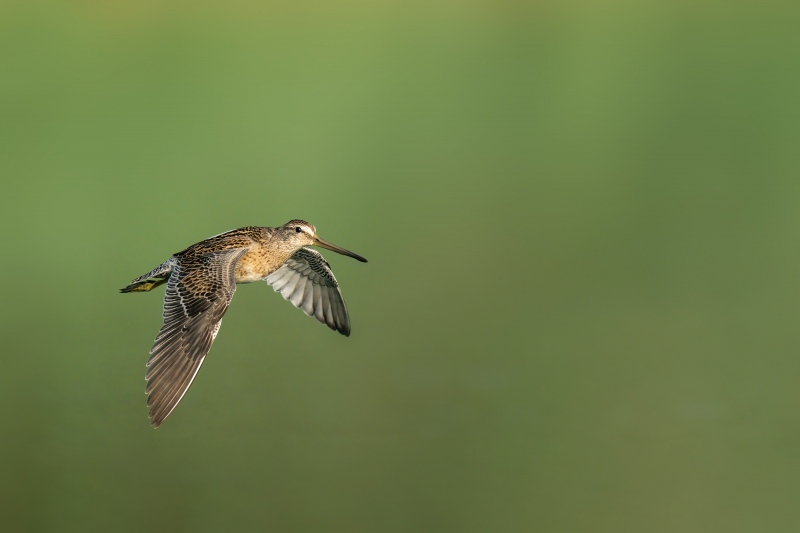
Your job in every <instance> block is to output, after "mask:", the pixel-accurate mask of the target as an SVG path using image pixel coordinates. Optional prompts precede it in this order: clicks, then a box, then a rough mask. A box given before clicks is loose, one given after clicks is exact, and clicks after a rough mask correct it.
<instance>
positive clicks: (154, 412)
mask: <svg viewBox="0 0 800 533" xmlns="http://www.w3.org/2000/svg"><path fill="white" fill-rule="evenodd" d="M247 251H248V248H234V249H230V250H224V251H222V252H214V253H210V254H204V255H201V256H198V257H193V258H191V259H186V260H184V261H179V262H177V263H176V265H175V266H174V268H173V270H172V273H171V274H170V277H169V280H168V281H167V289H166V291H165V294H164V325H163V326H162V327H161V330H160V331H159V332H158V336H157V337H156V339H155V343H154V344H153V347H152V348H151V349H150V358H149V359H148V361H147V374H146V375H145V379H146V380H147V386H146V387H145V393H146V394H147V406H148V407H149V413H148V416H149V417H150V423H151V424H152V425H153V427H156V428H157V427H158V426H159V425H161V423H162V422H164V420H165V419H166V418H167V417H168V416H169V415H170V413H172V411H173V410H174V409H175V407H177V406H178V403H180V401H181V399H183V396H184V395H185V394H186V391H187V390H188V389H189V386H190V385H191V384H192V381H194V378H195V376H197V373H198V371H199V370H200V366H201V365H202V364H203V360H204V359H205V357H206V354H208V351H209V350H210V349H211V344H212V343H213V342H214V339H215V338H216V336H217V332H218V331H219V327H220V325H221V323H222V317H223V315H224V314H225V311H226V310H227V309H228V305H229V304H230V302H231V299H232V298H233V294H234V292H236V282H235V278H234V271H235V268H236V263H237V262H238V260H239V259H240V258H241V257H242V256H243V255H244V254H245V253H247Z"/></svg>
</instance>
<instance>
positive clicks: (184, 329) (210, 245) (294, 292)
mask: <svg viewBox="0 0 800 533" xmlns="http://www.w3.org/2000/svg"><path fill="white" fill-rule="evenodd" d="M309 246H320V247H322V248H327V249H328V250H332V251H334V252H337V253H340V254H343V255H348V256H350V257H353V258H355V259H357V260H359V261H361V262H362V263H366V262H367V260H366V259H364V258H363V257H361V256H360V255H358V254H355V253H353V252H350V251H348V250H345V249H344V248H340V247H338V246H335V245H333V244H331V243H329V242H327V241H324V240H322V239H321V238H319V237H318V236H317V229H316V228H315V227H314V226H312V225H311V224H309V223H308V222H306V221H304V220H291V221H289V222H287V223H286V224H284V225H283V226H280V227H277V228H262V227H258V226H249V227H246V228H239V229H235V230H231V231H228V232H226V233H221V234H220V235H216V236H214V237H211V238H209V239H206V240H204V241H200V242H198V243H197V244H193V245H192V246H190V247H188V248H186V249H185V250H183V251H182V252H178V253H176V254H175V255H173V256H172V257H170V258H169V259H167V260H166V261H164V262H163V263H161V264H160V265H159V266H157V267H156V268H155V269H153V270H152V271H151V272H148V273H147V274H145V275H143V276H140V277H138V278H136V279H135V280H133V281H131V283H130V284H129V285H128V286H127V287H125V288H123V289H121V292H142V291H149V290H152V289H154V288H155V287H157V286H159V285H161V284H163V283H166V284H167V289H166V292H165V295H164V325H163V326H161V330H160V331H159V332H158V336H157V337H156V340H155V344H154V345H153V348H151V349H150V359H149V360H148V361H147V374H146V375H145V379H146V380H147V386H146V388H145V392H146V393H147V406H148V407H149V416H150V423H151V424H152V425H153V427H158V426H159V425H160V424H161V423H162V422H164V420H165V419H166V418H167V417H168V416H169V415H170V413H171V412H172V411H173V410H174V409H175V407H176V406H177V405H178V403H179V402H180V401H181V399H182V398H183V395H184V394H186V391H187V390H188V389H189V385H191V384H192V381H193V380H194V378H195V376H196V375H197V371H198V370H200V365H202V364H203V359H205V357H206V354H207V353H208V350H209V349H210V348H211V344H212V343H213V342H214V338H216V336H217V332H219V326H220V324H221V323H222V316H223V315H224V314H225V311H226V310H227V309H228V305H229V304H230V303H231V298H233V293H234V292H236V284H237V283H252V282H253V281H259V280H264V281H266V282H267V283H269V284H270V285H271V286H272V288H273V289H275V291H276V292H279V293H280V294H281V296H283V297H284V298H285V299H287V300H288V301H290V302H291V303H292V304H293V305H294V306H295V307H297V308H298V309H302V310H303V312H304V313H305V314H307V315H308V316H312V317H314V318H316V319H317V320H319V321H320V322H322V323H323V324H326V325H327V326H328V327H329V328H331V329H333V330H336V331H338V332H339V333H341V334H342V335H345V336H348V335H350V318H349V316H348V314H347V307H346V306H345V304H344V299H343V298H342V293H341V291H339V284H338V283H337V282H336V278H335V277H334V276H333V272H331V269H330V266H329V265H328V262H327V261H325V258H324V257H322V254H320V253H319V252H317V251H316V250H312V249H311V248H309Z"/></svg>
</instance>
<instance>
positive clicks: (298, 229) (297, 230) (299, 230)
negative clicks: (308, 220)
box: [294, 226, 303, 233]
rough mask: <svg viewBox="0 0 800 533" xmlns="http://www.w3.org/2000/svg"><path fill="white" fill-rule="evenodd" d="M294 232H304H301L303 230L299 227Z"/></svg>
mask: <svg viewBox="0 0 800 533" xmlns="http://www.w3.org/2000/svg"><path fill="white" fill-rule="evenodd" d="M294 230H295V231H296V232H297V233H300V232H301V231H303V230H301V229H300V226H297V227H296V228H294Z"/></svg>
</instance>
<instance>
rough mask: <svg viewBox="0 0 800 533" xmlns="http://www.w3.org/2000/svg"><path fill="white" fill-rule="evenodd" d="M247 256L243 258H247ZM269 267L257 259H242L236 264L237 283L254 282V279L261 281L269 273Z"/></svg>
mask: <svg viewBox="0 0 800 533" xmlns="http://www.w3.org/2000/svg"><path fill="white" fill-rule="evenodd" d="M246 258H247V256H245V257H243V258H242V259H246ZM267 273H268V272H267V269H266V268H264V265H261V264H258V262H255V261H242V260H240V261H239V263H238V264H237V265H236V270H235V271H234V279H235V281H236V283H253V282H254V281H261V280H262V279H264V277H265V276H266V275H267Z"/></svg>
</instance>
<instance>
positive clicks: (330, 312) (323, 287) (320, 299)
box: [264, 248, 350, 336]
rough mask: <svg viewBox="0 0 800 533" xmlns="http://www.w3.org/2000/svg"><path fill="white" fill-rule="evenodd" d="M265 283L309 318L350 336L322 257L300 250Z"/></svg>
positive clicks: (341, 302) (344, 310) (343, 308)
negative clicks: (311, 317)
mask: <svg viewBox="0 0 800 533" xmlns="http://www.w3.org/2000/svg"><path fill="white" fill-rule="evenodd" d="M264 281H266V282H267V283H269V284H270V285H271V286H272V288H273V289H275V291H276V292H279V293H280V294H281V296H283V297H284V298H286V299H287V300H289V301H290V302H292V305H294V306H295V307H297V308H298V309H302V310H303V312H304V313H305V314H307V315H308V316H313V317H314V318H316V319H317V320H319V321H320V322H322V323H323V324H327V326H328V327H329V328H331V329H333V330H336V331H338V332H339V333H341V334H342V335H344V336H348V335H350V317H349V316H348V315H347V306H346V305H345V304H344V299H343V298H342V293H341V291H340V290H339V284H338V283H337V282H336V278H335V277H333V272H331V267H330V266H329V265H328V262H327V261H325V258H324V257H322V254H321V253H319V252H317V251H316V250H312V249H311V248H300V249H299V250H297V251H296V252H295V253H294V255H292V257H290V258H289V259H288V261H286V262H285V263H284V264H283V265H282V266H281V267H280V268H279V269H278V270H276V271H275V272H273V273H272V274H270V275H268V276H267V277H265V278H264Z"/></svg>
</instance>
